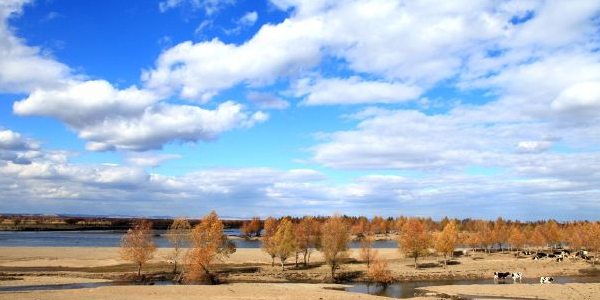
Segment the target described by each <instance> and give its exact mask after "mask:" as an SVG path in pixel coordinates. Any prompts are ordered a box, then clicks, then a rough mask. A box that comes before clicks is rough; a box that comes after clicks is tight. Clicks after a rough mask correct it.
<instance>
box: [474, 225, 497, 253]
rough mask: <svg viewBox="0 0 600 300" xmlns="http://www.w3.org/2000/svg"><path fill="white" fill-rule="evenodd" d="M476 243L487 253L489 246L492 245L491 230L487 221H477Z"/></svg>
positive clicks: (492, 236)
mask: <svg viewBox="0 0 600 300" xmlns="http://www.w3.org/2000/svg"><path fill="white" fill-rule="evenodd" d="M476 230H477V241H478V242H479V245H481V246H482V247H483V248H484V249H485V251H486V252H489V250H490V246H491V245H492V244H493V243H494V235H493V232H492V228H491V226H490V224H489V223H488V222H487V221H484V220H479V221H477V224H476Z"/></svg>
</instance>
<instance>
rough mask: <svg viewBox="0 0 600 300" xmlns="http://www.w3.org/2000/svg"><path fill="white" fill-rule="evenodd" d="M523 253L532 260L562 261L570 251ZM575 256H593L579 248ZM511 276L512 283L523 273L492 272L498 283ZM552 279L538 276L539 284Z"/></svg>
mask: <svg viewBox="0 0 600 300" xmlns="http://www.w3.org/2000/svg"><path fill="white" fill-rule="evenodd" d="M521 253H522V254H524V255H532V259H533V260H542V259H553V260H556V262H562V261H563V260H564V259H565V258H568V257H569V256H571V253H572V251H570V250H567V249H562V250H556V251H553V252H552V253H544V252H531V251H522V252H521ZM575 257H576V258H581V259H585V260H590V259H593V258H594V257H593V256H590V255H588V252H587V251H584V250H579V251H577V252H576V253H575ZM509 277H510V278H512V279H513V283H516V282H517V281H519V283H520V282H521V281H522V280H523V273H520V272H517V273H510V272H494V282H496V283H498V282H499V281H506V279H507V278H509ZM553 281H554V278H553V277H540V283H541V284H549V283H552V282H553Z"/></svg>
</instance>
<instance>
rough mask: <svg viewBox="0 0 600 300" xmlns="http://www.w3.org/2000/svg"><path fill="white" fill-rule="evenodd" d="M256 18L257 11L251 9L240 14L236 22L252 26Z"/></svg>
mask: <svg viewBox="0 0 600 300" xmlns="http://www.w3.org/2000/svg"><path fill="white" fill-rule="evenodd" d="M257 20H258V13H257V12H256V11H251V12H248V13H246V14H245V15H244V16H242V17H241V18H240V19H239V21H238V23H239V24H240V25H242V26H252V25H254V23H256V21H257Z"/></svg>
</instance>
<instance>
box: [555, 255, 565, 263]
mask: <svg viewBox="0 0 600 300" xmlns="http://www.w3.org/2000/svg"><path fill="white" fill-rule="evenodd" d="M564 259H565V257H564V256H562V255H559V256H557V257H556V262H561V261H563V260H564Z"/></svg>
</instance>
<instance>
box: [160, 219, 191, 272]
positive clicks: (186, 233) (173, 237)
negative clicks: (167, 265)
mask: <svg viewBox="0 0 600 300" xmlns="http://www.w3.org/2000/svg"><path fill="white" fill-rule="evenodd" d="M190 229H191V226H190V223H189V222H188V221H187V220H186V219H183V218H178V219H175V220H173V224H171V226H169V229H167V233H166V237H167V240H168V241H169V243H171V245H172V246H173V252H171V254H170V255H169V257H170V259H171V260H172V261H173V274H177V263H178V262H179V258H180V257H181V254H182V252H183V249H184V248H186V247H187V246H188V245H189V242H190Z"/></svg>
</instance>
